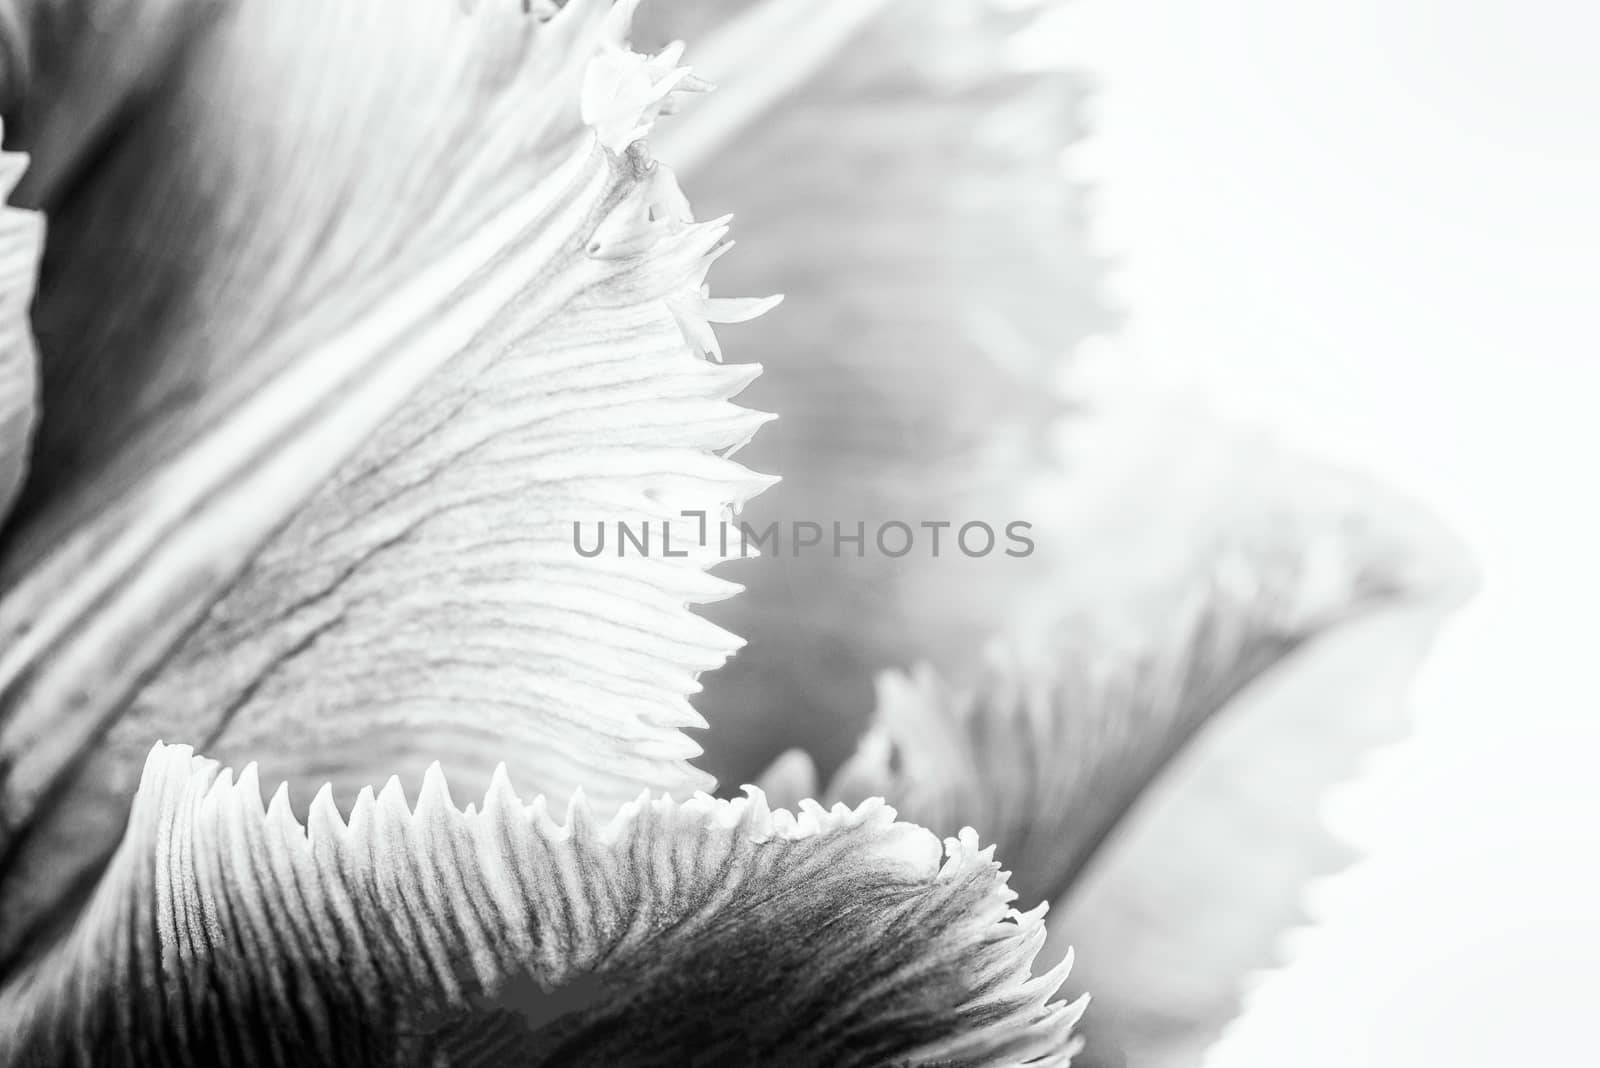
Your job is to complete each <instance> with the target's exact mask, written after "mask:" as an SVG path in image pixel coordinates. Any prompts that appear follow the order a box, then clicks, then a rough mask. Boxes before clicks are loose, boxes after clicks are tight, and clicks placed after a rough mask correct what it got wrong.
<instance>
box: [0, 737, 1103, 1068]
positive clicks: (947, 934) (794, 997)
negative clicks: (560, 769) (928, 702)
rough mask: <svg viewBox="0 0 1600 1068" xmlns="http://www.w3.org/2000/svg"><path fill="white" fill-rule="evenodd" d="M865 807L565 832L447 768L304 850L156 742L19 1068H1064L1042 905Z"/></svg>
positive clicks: (510, 796)
mask: <svg viewBox="0 0 1600 1068" xmlns="http://www.w3.org/2000/svg"><path fill="white" fill-rule="evenodd" d="M945 852H946V854H947V859H945V860H944V862H943V863H942V864H941V863H940V849H939V843H938V840H937V839H936V838H934V836H933V835H931V834H929V833H928V832H927V831H925V830H923V829H921V828H918V827H913V826H909V825H907V824H904V823H899V822H896V820H895V815H894V812H893V810H892V809H889V808H887V807H886V806H884V805H883V804H882V803H881V802H877V801H873V802H867V803H865V804H862V805H860V806H858V807H856V808H854V809H849V808H846V807H844V806H837V807H835V808H833V809H832V810H823V809H822V808H820V807H818V806H816V805H815V804H808V805H806V806H805V807H804V808H802V810H801V811H800V813H799V814H798V815H794V814H791V813H789V812H787V811H783V810H778V811H772V810H769V809H768V807H767V805H766V802H765V800H764V798H763V797H762V795H761V794H760V792H759V791H754V790H752V791H751V794H750V797H749V798H748V799H739V800H735V801H719V800H714V799H712V798H709V797H706V796H704V795H699V796H697V797H694V798H692V799H690V800H688V801H685V802H682V803H676V802H673V801H671V800H668V799H660V800H651V799H650V798H649V797H648V796H646V797H644V798H641V799H640V800H638V801H636V802H633V803H631V804H629V805H627V806H625V807H624V808H623V809H622V810H621V811H620V812H618V813H617V814H616V816H615V817H613V818H612V819H611V820H610V821H609V822H601V821H599V820H597V819H596V818H595V816H594V814H593V813H592V812H591V810H590V808H589V806H588V804H587V803H586V802H585V801H583V800H582V799H581V798H580V799H578V800H575V801H574V802H573V803H572V805H571V806H570V807H569V808H568V809H567V812H566V818H565V821H564V822H562V823H558V822H556V821H555V820H554V819H552V818H551V815H550V813H549V811H548V808H547V806H546V803H545V801H544V799H543V798H542V797H541V798H537V799H535V800H534V801H533V802H532V803H531V804H524V803H523V802H522V801H520V800H519V799H518V798H517V796H516V795H515V793H513V791H512V789H511V787H510V785H509V783H508V780H507V779H506V777H505V776H504V774H503V773H502V774H497V776H496V778H495V780H494V783H493V784H492V786H491V788H490V790H489V793H488V795H487V797H486V798H485V800H484V803H483V806H482V808H481V809H478V808H476V807H475V806H470V805H469V806H468V807H467V809H466V811H464V812H463V811H459V810H457V809H456V807H455V805H454V804H453V803H452V801H451V799H450V796H449V793H448V790H447V788H446V786H445V783H444V778H443V775H442V774H441V773H440V772H439V771H438V769H437V766H435V767H434V769H432V771H430V773H429V775H428V776H427V778H426V779H425V780H424V783H423V786H422V791H421V795H420V797H419V798H418V800H417V803H416V805H415V807H414V808H412V807H411V806H409V805H408V804H407V802H406V798H405V795H404V793H403V791H402V789H401V787H400V786H399V784H398V782H391V783H390V784H389V785H388V786H386V787H385V788H384V789H383V790H382V791H381V792H379V793H378V794H376V795H374V794H373V793H372V792H371V791H366V792H364V793H363V794H362V795H361V798H360V800H359V801H358V802H357V804H356V806H355V809H354V811H353V812H352V813H351V815H350V818H349V820H348V822H346V821H344V820H342V819H341V818H340V816H339V814H338V812H337V810H336V809H335V808H334V806H333V804H332V801H331V800H330V798H329V794H328V792H327V791H326V790H324V791H323V792H322V793H320V794H319V795H318V797H317V799H316V801H314V802H313V803H312V805H311V809H310V819H309V828H305V827H302V826H301V825H300V823H299V822H298V821H297V820H296V819H295V817H294V815H293V813H292V811H291V807H290V805H289V803H288V800H287V797H286V795H285V792H284V791H283V790H282V789H280V790H279V791H278V793H277V794H276V795H274V797H273V799H272V802H271V803H270V805H268V806H266V807H265V808H263V806H262V802H261V795H260V791H259V787H258V780H257V775H256V771H255V768H254V767H253V766H250V767H247V768H245V769H244V771H243V772H242V773H241V775H240V776H239V780H238V782H237V783H235V782H234V781H233V778H232V775H231V773H230V772H227V771H222V772H220V773H219V771H218V766H217V765H216V764H215V763H213V762H211V761H208V760H203V759H197V758H194V757H193V756H192V755H191V753H190V751H189V750H188V749H187V748H185V747H170V748H168V747H163V746H157V747H156V749H155V750H154V751H153V752H152V753H151V755H150V759H149V763H148V765H147V767H146V769H145V774H144V781H143V784H142V786H141V787H140V790H139V796H138V799H137V800H136V802H135V805H134V811H133V818H132V821H131V824H130V828H129V833H128V835H127V837H126V838H125V840H124V842H123V845H122V847H121V849H120V850H119V852H118V854H117V857H116V860H115V862H114V864H113V866H112V868H111V869H110V871H109V872H108V877H107V879H106V880H105V882H104V883H103V884H102V886H101V888H100V890H99V892H98V893H97V895H96V898H95V900H94V902H93V904H92V906H91V908H90V909H89V911H88V912H87V913H86V914H85V916H84V918H83V919H82V920H81V921H80V923H79V925H78V927H77V928H76V930H74V931H73V932H72V934H71V936H70V937H69V939H68V940H67V941H66V943H65V944H64V946H63V948H62V949H61V950H60V951H59V952H58V953H57V954H55V955H54V956H52V957H49V958H46V959H44V960H43V961H40V962H38V963H36V964H35V965H34V966H33V967H32V968H31V969H30V970H29V971H28V972H27V973H26V974H24V975H23V976H21V977H20V978H18V979H15V980H13V981H12V982H11V983H10V984H9V985H8V986H7V987H6V988H5V990H4V991H3V992H0V1016H3V1017H4V1018H5V1019H7V1020H8V1021H10V1022H11V1023H12V1025H13V1026H12V1027H11V1029H10V1030H9V1031H8V1032H7V1033H6V1034H5V1035H3V1036H0V1054H3V1055H4V1059H5V1062H6V1063H7V1064H13V1065H18V1066H19V1068H20V1066H33V1065H40V1066H43V1065H49V1066H51V1068H56V1066H68V1065H91V1064H92V1065H95V1066H105V1065H117V1064H138V1065H140V1066H142V1068H162V1066H165V1065H178V1064H220V1063H231V1064H252V1065H284V1066H290V1065H293V1066H299V1065H304V1064H371V1065H388V1064H397V1065H401V1064H403V1065H422V1064H434V1063H440V1061H441V1059H442V1061H443V1063H450V1064H485V1065H488V1064H511V1063H515V1064H522V1065H538V1064H552V1065H554V1064H561V1065H590V1064H593V1065H602V1064H604V1065H662V1066H665V1065H674V1066H675V1065H683V1064H763V1065H795V1066H799V1065H818V1064H827V1065H830V1066H839V1068H846V1066H851V1065H863V1066H864V1065H882V1064H925V1063H935V1062H939V1063H960V1064H964V1065H973V1066H979V1065H1020V1064H1023V1063H1028V1064H1036V1065H1046V1064H1052V1065H1064V1064H1066V1063H1067V1061H1068V1059H1069V1057H1070V1054H1071V1050H1072V1046H1073V1040H1072V1038H1071V1029H1072V1026H1073V1023H1074V1021H1075V1019H1076V1017H1077V1015H1078V1012H1079V1010H1080V1008H1081V1006H1080V1005H1077V1004H1074V1005H1068V1004H1065V1003H1062V1002H1051V1001H1050V999H1051V997H1052V995H1053V993H1054V991H1055V990H1056V988H1057V987H1058V986H1059V985H1060V983H1061V981H1062V979H1063V978H1064V976H1065V967H1061V968H1057V969H1054V970H1053V971H1051V972H1050V973H1048V974H1046V975H1042V976H1039V977H1034V976H1033V975H1032V974H1031V972H1030V970H1029V964H1030V961H1031V959H1032V957H1033V956H1034V954H1035V953H1036V952H1037V950H1038V949H1039V946H1040V945H1041V943H1042V941H1043V939H1044V929H1043V923H1042V915H1041V911H1040V910H1036V911H1034V912H1030V913H1027V914H1019V913H1017V912H1015V911H1014V910H1012V909H1010V908H1009V906H1008V902H1009V901H1010V899H1011V898H1012V896H1013V895H1012V894H1011V893H1010V892H1009V891H1008V890H1007V889H1006V886H1005V881H1004V876H1003V874H1002V873H1000V872H999V870H998V865H996V864H995V863H993V861H992V860H991V855H992V850H991V849H979V848H978V845H977V840H976V838H975V836H973V835H972V834H971V832H964V833H963V834H962V835H961V836H960V837H958V838H953V839H950V840H948V841H947V842H946V843H945Z"/></svg>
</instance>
